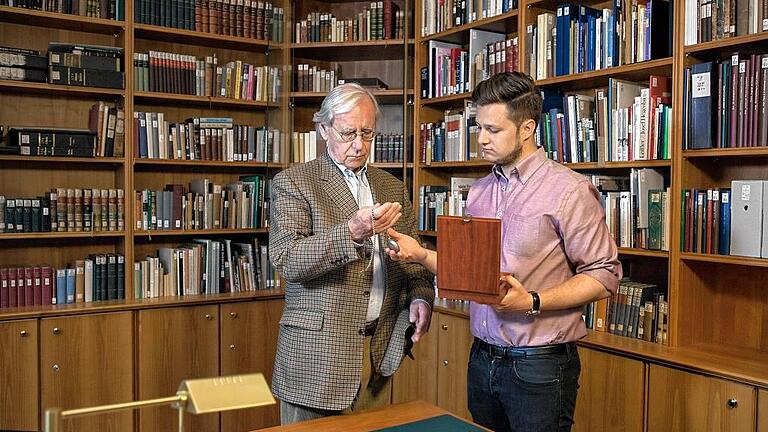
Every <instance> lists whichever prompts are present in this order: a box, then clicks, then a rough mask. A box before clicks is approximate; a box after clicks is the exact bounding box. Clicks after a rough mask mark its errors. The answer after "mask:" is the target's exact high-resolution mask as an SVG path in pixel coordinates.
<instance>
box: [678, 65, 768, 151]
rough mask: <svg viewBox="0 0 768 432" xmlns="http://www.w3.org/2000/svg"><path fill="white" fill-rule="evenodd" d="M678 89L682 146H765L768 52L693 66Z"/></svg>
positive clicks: (767, 112) (767, 125) (767, 108)
mask: <svg viewBox="0 0 768 432" xmlns="http://www.w3.org/2000/svg"><path fill="white" fill-rule="evenodd" d="M683 89H684V90H683V92H684V95H685V105H684V108H683V148H684V149H705V148H732V147H757V146H768V54H753V55H746V54H739V53H734V54H733V55H732V56H731V58H730V59H724V60H722V61H718V62H704V63H697V64H694V65H692V66H690V67H688V68H686V69H685V74H684V78H683Z"/></svg>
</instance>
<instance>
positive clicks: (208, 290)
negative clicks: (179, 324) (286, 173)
mask: <svg viewBox="0 0 768 432" xmlns="http://www.w3.org/2000/svg"><path fill="white" fill-rule="evenodd" d="M268 253H269V252H268V247H267V245H266V244H259V241H258V240H257V239H254V240H253V243H241V242H235V241H232V240H229V239H224V240H212V239H193V240H192V241H190V242H188V243H184V244H181V245H179V246H176V247H170V248H160V249H158V251H157V256H156V257H152V256H148V257H146V258H145V259H143V260H140V261H136V262H134V278H133V281H134V297H135V298H137V299H142V298H156V297H181V296H189V295H205V294H223V293H237V292H248V291H257V290H261V289H273V288H277V287H279V286H280V284H279V277H277V276H276V274H275V271H274V269H273V267H272V265H271V263H270V262H269V255H268Z"/></svg>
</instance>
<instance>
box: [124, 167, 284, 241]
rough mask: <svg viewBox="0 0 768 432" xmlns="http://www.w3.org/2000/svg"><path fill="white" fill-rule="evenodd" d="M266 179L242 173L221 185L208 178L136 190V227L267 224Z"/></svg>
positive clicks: (220, 227)
mask: <svg viewBox="0 0 768 432" xmlns="http://www.w3.org/2000/svg"><path fill="white" fill-rule="evenodd" d="M268 188H269V180H268V179H265V178H264V177H263V176H260V175H253V176H242V177H240V180H239V181H237V182H235V183H228V184H225V185H222V184H218V183H214V182H212V181H210V180H208V179H196V180H192V181H191V182H190V184H189V187H184V185H181V184H169V185H166V186H165V188H164V190H150V189H145V190H141V191H136V193H135V196H134V201H135V202H134V204H135V207H134V208H135V209H136V215H135V216H136V229H137V230H143V231H154V230H211V229H249V228H262V227H266V226H267V220H268V218H269V192H268Z"/></svg>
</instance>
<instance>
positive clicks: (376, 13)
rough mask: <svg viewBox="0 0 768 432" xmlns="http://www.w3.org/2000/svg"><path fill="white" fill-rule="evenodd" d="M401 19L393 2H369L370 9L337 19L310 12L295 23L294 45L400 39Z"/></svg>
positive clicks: (398, 7) (325, 13) (386, 0)
mask: <svg viewBox="0 0 768 432" xmlns="http://www.w3.org/2000/svg"><path fill="white" fill-rule="evenodd" d="M403 17H404V14H402V13H401V12H400V6H398V5H397V4H396V3H395V2H393V1H392V0H384V1H372V2H371V3H370V7H365V8H363V10H362V11H360V12H357V14H354V13H353V15H352V17H351V18H346V19H343V18H338V17H336V16H335V15H334V14H332V13H328V12H310V13H308V14H307V19H302V20H299V21H297V22H296V26H295V29H294V42H296V43H307V42H347V41H371V40H390V39H402V38H403Z"/></svg>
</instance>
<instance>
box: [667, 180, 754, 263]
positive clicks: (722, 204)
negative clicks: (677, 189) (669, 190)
mask: <svg viewBox="0 0 768 432" xmlns="http://www.w3.org/2000/svg"><path fill="white" fill-rule="evenodd" d="M681 207H682V208H681V217H680V226H681V228H682V229H681V233H680V234H681V245H680V247H681V250H682V251H683V252H694V253H709V254H719V255H738V256H746V257H753V258H768V223H767V222H766V221H768V181H766V180H733V181H731V188H730V189H728V188H713V189H684V190H683V191H682V202H681Z"/></svg>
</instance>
